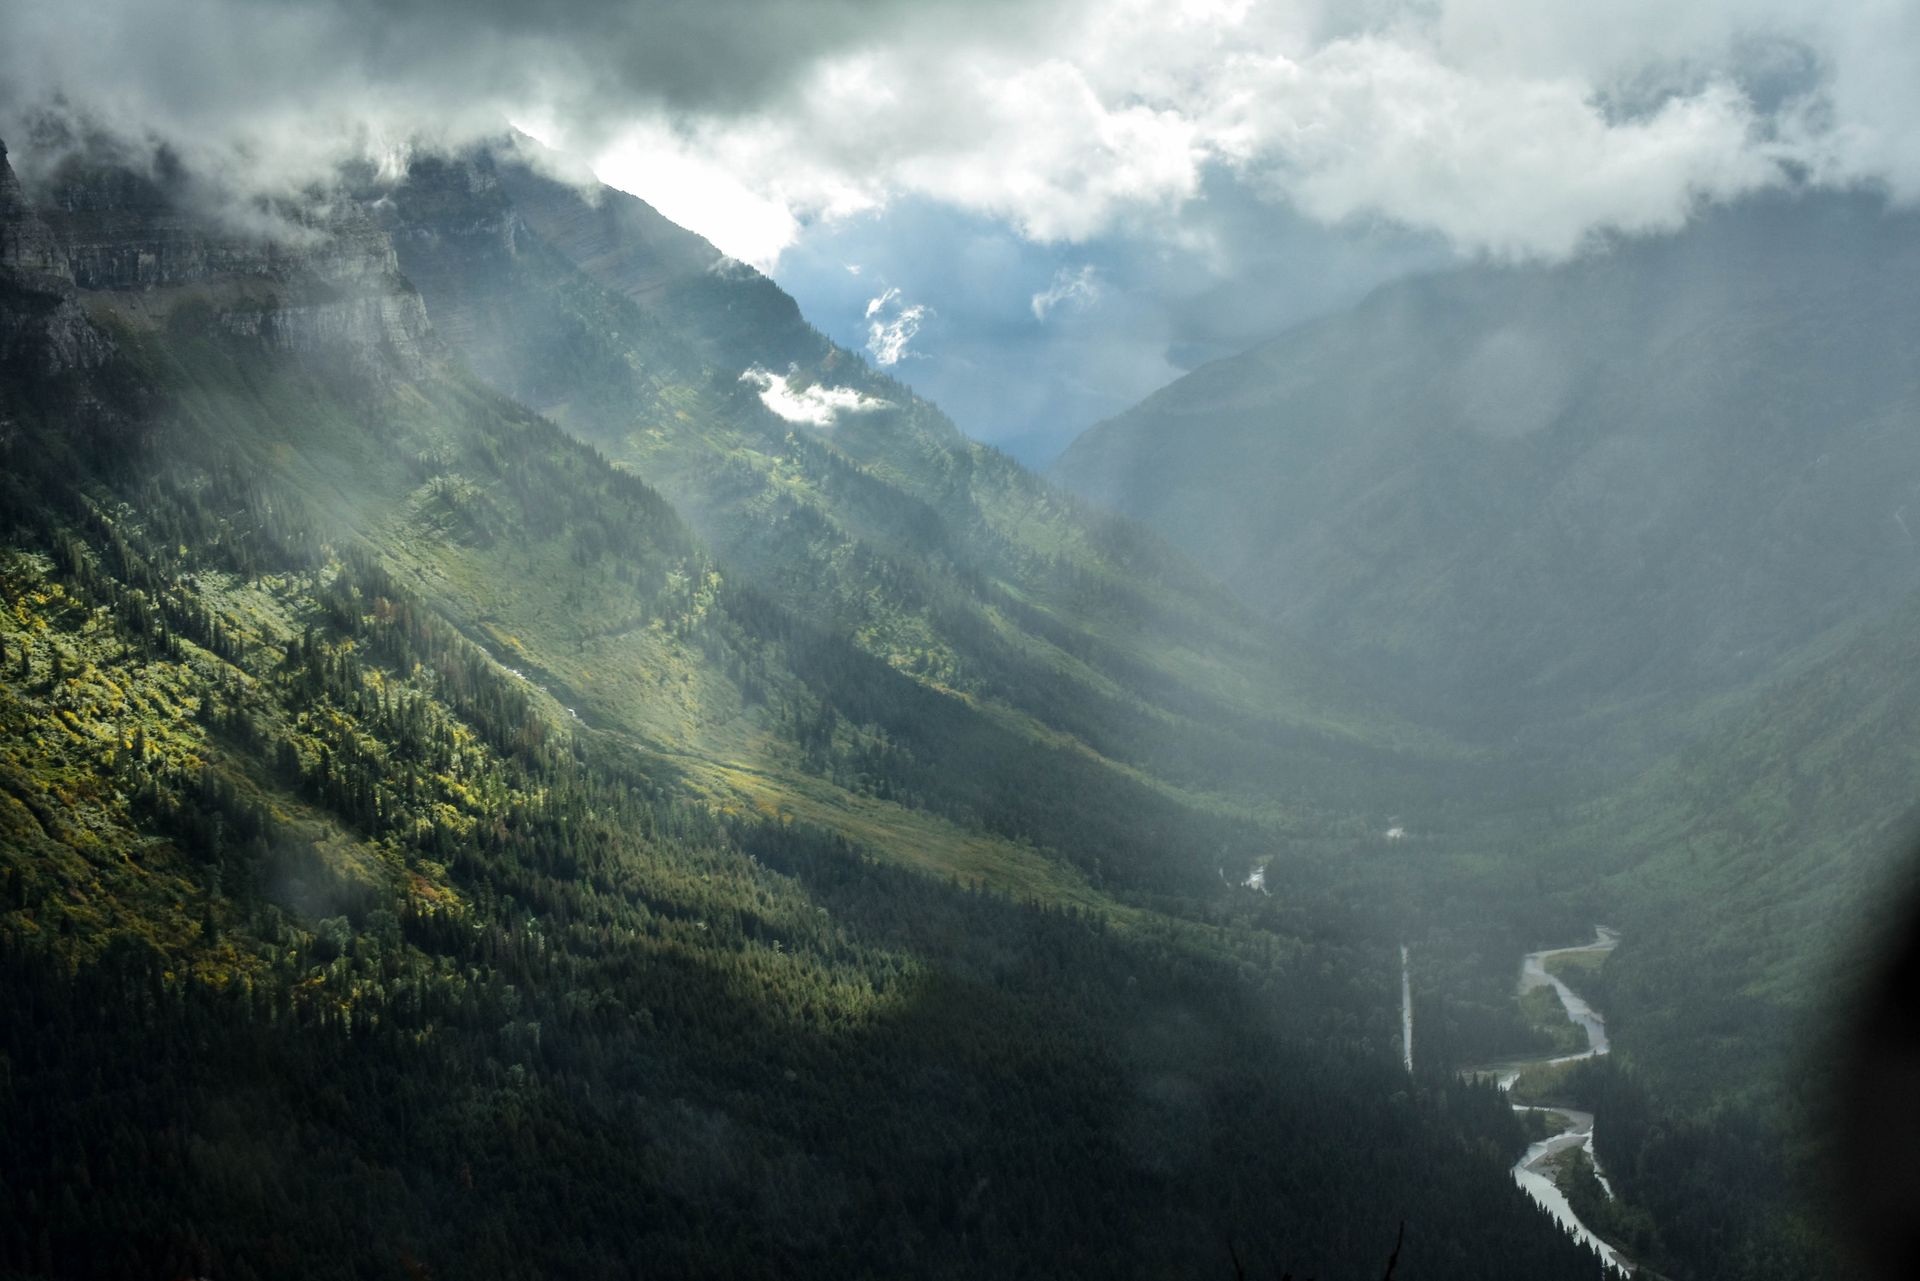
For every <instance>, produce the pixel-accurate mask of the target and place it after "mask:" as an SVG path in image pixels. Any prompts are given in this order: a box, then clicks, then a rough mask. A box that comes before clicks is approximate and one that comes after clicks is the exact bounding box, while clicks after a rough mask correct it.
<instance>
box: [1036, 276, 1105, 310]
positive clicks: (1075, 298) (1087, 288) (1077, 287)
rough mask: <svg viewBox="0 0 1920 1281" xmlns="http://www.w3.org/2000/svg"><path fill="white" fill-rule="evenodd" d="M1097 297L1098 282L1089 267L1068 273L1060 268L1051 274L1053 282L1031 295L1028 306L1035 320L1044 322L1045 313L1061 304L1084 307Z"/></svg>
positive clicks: (1098, 290) (1098, 294)
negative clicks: (1031, 309)
mask: <svg viewBox="0 0 1920 1281" xmlns="http://www.w3.org/2000/svg"><path fill="white" fill-rule="evenodd" d="M1099 296H1100V282H1099V280H1098V279H1097V278H1096V277H1095V275H1094V270H1093V267H1092V266H1091V265H1087V266H1083V267H1081V268H1080V269H1079V270H1078V271H1068V270H1067V269H1066V268H1065V267H1062V268H1060V270H1058V271H1056V272H1054V273H1053V282H1052V283H1051V284H1049V285H1048V286H1047V287H1046V288H1045V289H1042V290H1041V291H1040V292H1039V293H1037V294H1035V295H1033V297H1032V299H1031V300H1030V301H1029V303H1028V305H1029V306H1030V307H1032V308H1033V318H1034V319H1035V320H1045V319H1046V318H1047V313H1048V312H1050V311H1052V310H1053V309H1054V308H1055V307H1058V306H1060V305H1061V304H1062V303H1068V304H1071V305H1073V306H1076V307H1084V306H1086V305H1087V304H1088V303H1090V302H1092V301H1093V300H1094V299H1096V298H1098V297H1099Z"/></svg>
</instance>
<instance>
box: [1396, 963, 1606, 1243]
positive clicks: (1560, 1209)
mask: <svg viewBox="0 0 1920 1281" xmlns="http://www.w3.org/2000/svg"><path fill="white" fill-rule="evenodd" d="M1619 942H1620V936H1619V935H1618V934H1617V933H1615V932H1614V931H1612V930H1609V929H1607V928H1605V927H1604V926H1596V927H1594V939H1593V942H1591V943H1582V944H1580V945H1579V946H1577V947H1555V948H1546V949H1544V950H1542V951H1538V952H1529V953H1527V955H1526V956H1525V958H1523V959H1522V961H1521V963H1520V992H1521V993H1522V994H1525V993H1527V992H1530V991H1532V990H1533V989H1535V988H1538V987H1551V988H1553V990H1554V993H1555V995H1557V996H1558V997H1559V998H1560V1006H1561V1008H1562V1009H1564V1010H1565V1011H1566V1013H1567V1018H1568V1020H1569V1021H1571V1022H1572V1023H1574V1024H1575V1025H1576V1026H1578V1027H1579V1028H1580V1029H1581V1030H1582V1031H1584V1032H1585V1033H1586V1036H1587V1048H1586V1049H1584V1050H1581V1051H1579V1052H1577V1053H1574V1054H1561V1055H1556V1056H1553V1057H1548V1058H1537V1059H1516V1060H1512V1061H1509V1062H1506V1063H1500V1064H1497V1065H1494V1066H1490V1067H1485V1068H1480V1069H1477V1070H1476V1074H1486V1075H1492V1076H1493V1077H1494V1078H1495V1080H1497V1081H1498V1082H1499V1085H1500V1088H1501V1089H1502V1090H1511V1089H1512V1088H1513V1085H1514V1082H1515V1081H1517V1080H1519V1079H1520V1074H1521V1073H1522V1072H1523V1071H1525V1070H1526V1069H1527V1068H1529V1067H1533V1066H1536V1065H1538V1064H1553V1063H1573V1062H1577V1061H1578V1060H1580V1059H1590V1058H1594V1057H1596V1056H1598V1055H1601V1054H1605V1053H1606V1052H1607V1048H1608V1046H1607V1021H1606V1019H1605V1017H1603V1016H1602V1015H1601V1013H1600V1011H1598V1010H1596V1009H1594V1008H1593V1006H1591V1005H1589V1004H1588V1003H1587V1002H1586V1000H1585V999H1584V998H1583V997H1581V995H1580V994H1579V993H1578V992H1575V991H1574V990H1573V989H1572V988H1570V987H1568V986H1567V985H1566V983H1564V982H1563V981H1562V980H1561V979H1560V978H1559V977H1558V976H1557V975H1555V974H1553V973H1551V972H1549V971H1548V969H1547V961H1548V960H1549V959H1550V958H1552V957H1556V956H1576V955H1581V954H1586V955H1594V954H1605V953H1607V952H1611V951H1612V950H1613V949H1614V947H1615V945H1616V944H1618V943H1619ZM1409 989H1410V982H1409V979H1408V973H1407V950H1406V948H1405V947H1402V948H1401V949H1400V991H1401V1023H1402V1028H1403V1034H1404V1037H1405V1041H1406V1044H1407V1046H1408V1053H1407V1058H1408V1061H1409V1064H1411V1060H1412V1057H1413V1056H1412V1049H1411V1047H1412V1045H1413V1027H1412V1015H1413V1003H1412V999H1411V997H1410V994H1409ZM1513 1110H1514V1111H1516V1112H1543V1113H1546V1114H1548V1115H1549V1116H1552V1117H1555V1118H1557V1119H1558V1122H1559V1125H1560V1130H1559V1132H1558V1133H1556V1134H1553V1135H1551V1136H1549V1137H1547V1138H1545V1139H1542V1140H1540V1141H1539V1142H1538V1143H1534V1144H1531V1145H1529V1146H1528V1148H1527V1150H1526V1152H1525V1153H1523V1154H1522V1155H1521V1157H1520V1159H1519V1160H1518V1161H1515V1162H1514V1163H1513V1181H1514V1182H1515V1183H1517V1184H1519V1185H1520V1186H1521V1187H1522V1188H1524V1189H1525V1190H1526V1192H1527V1195H1529V1196H1531V1197H1532V1198H1533V1199H1534V1200H1535V1201H1537V1202H1539V1203H1540V1205H1541V1206H1543V1207H1545V1209H1546V1210H1547V1212H1548V1213H1549V1214H1551V1215H1553V1217H1554V1218H1555V1219H1557V1220H1559V1221H1560V1224H1561V1226H1563V1227H1565V1228H1566V1229H1567V1230H1568V1231H1569V1232H1571V1233H1573V1235H1574V1237H1575V1238H1576V1239H1577V1240H1579V1241H1580V1242H1582V1243H1583V1244H1585V1245H1590V1246H1592V1247H1593V1248H1594V1249H1595V1250H1596V1251H1598V1252H1599V1254H1600V1257H1601V1258H1602V1259H1604V1260H1606V1262H1607V1264H1608V1265H1609V1266H1610V1267H1612V1268H1614V1269H1616V1270H1618V1271H1619V1272H1621V1273H1624V1274H1631V1273H1632V1272H1633V1262H1632V1260H1630V1259H1628V1258H1627V1257H1626V1256H1625V1255H1623V1254H1621V1253H1620V1252H1619V1251H1618V1250H1616V1249H1614V1248H1613V1247H1612V1246H1610V1245H1608V1244H1607V1243H1606V1242H1605V1241H1602V1240H1601V1239H1600V1238H1599V1237H1598V1236H1595V1235H1594V1233H1593V1230H1592V1229H1591V1228H1589V1227H1588V1226H1587V1225H1586V1224H1584V1223H1582V1222H1581V1221H1580V1216H1579V1215H1577V1214H1575V1213H1574V1212H1573V1207H1572V1206H1571V1205H1569V1204H1568V1203H1567V1197H1566V1194H1565V1193H1564V1192H1562V1191H1561V1190H1560V1188H1559V1186H1558V1185H1556V1184H1555V1183H1554V1181H1553V1176H1552V1174H1551V1173H1550V1172H1549V1170H1548V1167H1549V1165H1550V1164H1551V1163H1552V1161H1553V1159H1554V1158H1555V1157H1557V1156H1559V1155H1560V1154H1561V1153H1563V1152H1566V1151H1568V1150H1569V1149H1572V1148H1581V1149H1583V1150H1585V1152H1586V1154H1587V1159H1588V1160H1590V1161H1592V1162H1593V1171H1594V1174H1595V1175H1596V1176H1598V1178H1599V1180H1600V1186H1601V1187H1602V1188H1603V1189H1605V1190H1606V1193H1607V1195H1608V1196H1612V1195H1613V1188H1612V1186H1611V1185H1610V1184H1608V1182H1607V1177H1606V1175H1605V1174H1604V1173H1602V1172H1601V1169H1600V1162H1599V1160H1598V1159H1597V1158H1596V1157H1595V1156H1594V1152H1593V1114H1592V1113H1591V1112H1581V1111H1578V1110H1577V1109H1574V1108H1545V1107H1542V1108H1536V1107H1527V1106H1523V1105H1520V1104H1515V1105H1514V1109H1513Z"/></svg>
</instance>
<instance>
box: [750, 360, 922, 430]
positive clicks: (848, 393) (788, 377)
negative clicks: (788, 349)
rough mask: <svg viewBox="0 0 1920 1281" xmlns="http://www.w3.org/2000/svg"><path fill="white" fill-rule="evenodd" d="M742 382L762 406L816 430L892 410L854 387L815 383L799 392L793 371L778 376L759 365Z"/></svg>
mask: <svg viewBox="0 0 1920 1281" xmlns="http://www.w3.org/2000/svg"><path fill="white" fill-rule="evenodd" d="M740 381H741V382H743V383H746V384H747V385H748V386H750V387H753V388H755V389H756V390H758V391H759V393H760V403H761V404H763V405H765V406H766V407H767V408H768V409H771V410H772V411H773V412H774V413H776V414H778V415H779V416H780V417H782V418H784V419H786V420H787V421H788V422H790V423H806V424H808V425H809V426H813V427H831V426H833V424H834V422H835V421H836V420H837V419H838V418H839V416H840V415H841V414H868V413H872V412H873V411H874V410H876V409H888V408H891V407H892V403H893V402H891V401H886V400H881V399H879V398H878V397H875V396H868V395H866V394H864V393H862V392H860V391H858V390H856V389H854V388H852V387H827V386H823V385H821V384H820V383H813V384H811V385H809V386H806V387H799V388H796V387H794V386H793V384H792V371H791V370H789V371H788V372H787V373H785V374H776V373H774V372H772V371H771V370H767V369H762V368H761V367H760V366H758V365H755V366H753V368H751V369H748V370H747V371H746V372H745V373H743V374H741V375H740Z"/></svg>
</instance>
